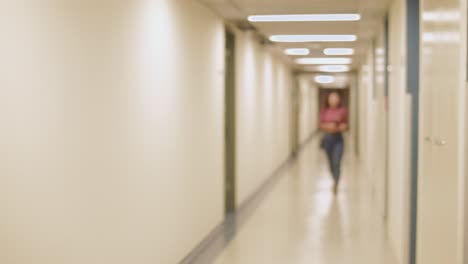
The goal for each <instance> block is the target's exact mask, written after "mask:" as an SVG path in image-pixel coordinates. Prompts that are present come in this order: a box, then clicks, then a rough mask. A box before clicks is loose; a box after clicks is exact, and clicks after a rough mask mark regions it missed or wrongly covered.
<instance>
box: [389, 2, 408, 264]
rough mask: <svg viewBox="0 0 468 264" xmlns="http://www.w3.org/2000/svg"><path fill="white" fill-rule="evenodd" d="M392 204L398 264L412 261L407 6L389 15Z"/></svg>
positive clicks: (391, 228)
mask: <svg viewBox="0 0 468 264" xmlns="http://www.w3.org/2000/svg"><path fill="white" fill-rule="evenodd" d="M389 46H390V47H389V62H388V64H389V68H390V72H389V130H388V132H389V136H390V137H389V157H388V158H389V160H388V162H389V171H388V172H389V182H388V190H389V197H388V198H389V200H388V233H389V236H390V241H391V243H392V245H393V249H394V251H395V255H396V257H397V259H398V261H399V262H398V263H401V264H405V263H407V262H408V260H409V255H408V253H409V249H408V247H409V242H408V240H409V204H410V201H409V189H410V177H411V175H410V167H409V164H410V159H411V141H410V133H409V131H410V124H411V108H410V100H411V98H410V96H409V95H408V93H407V87H406V78H407V77H406V76H407V71H406V63H407V62H406V2H405V1H403V0H395V1H393V3H392V5H391V7H390V13H389Z"/></svg>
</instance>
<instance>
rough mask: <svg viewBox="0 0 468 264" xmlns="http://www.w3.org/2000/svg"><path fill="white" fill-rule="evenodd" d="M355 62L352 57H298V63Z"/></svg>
mask: <svg viewBox="0 0 468 264" xmlns="http://www.w3.org/2000/svg"><path fill="white" fill-rule="evenodd" d="M352 62H353V60H352V59H350V58H300V59H296V63H298V64H311V65H320V64H351V63H352Z"/></svg>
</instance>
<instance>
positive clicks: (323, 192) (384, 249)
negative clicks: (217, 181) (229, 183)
mask: <svg viewBox="0 0 468 264" xmlns="http://www.w3.org/2000/svg"><path fill="white" fill-rule="evenodd" d="M318 139H319V138H318V136H317V137H315V139H314V140H313V141H312V142H311V143H309V144H307V145H306V146H305V148H304V149H303V151H302V153H301V154H300V156H299V157H298V159H297V160H294V161H293V162H291V164H290V165H289V166H287V167H286V168H285V169H284V170H283V171H282V172H281V173H280V174H281V175H280V176H279V177H280V180H279V181H278V182H276V183H275V186H274V187H273V188H272V189H271V190H269V192H268V194H267V195H266V197H265V198H264V200H263V201H261V202H260V204H259V205H258V207H257V208H256V210H255V211H254V212H253V214H252V215H251V216H249V217H248V218H247V220H246V222H245V223H244V224H243V225H242V226H241V227H239V230H238V231H237V234H236V235H235V236H234V239H233V240H232V241H231V242H230V243H228V244H227V247H226V248H225V249H224V250H223V251H222V253H221V255H220V256H219V257H218V258H217V260H216V261H215V262H214V263H216V264H257V263H270V264H285V263H294V264H310V263H320V264H344V263H346V264H375V263H379V264H395V263H396V261H395V259H394V258H393V255H392V250H391V248H390V245H389V243H388V241H387V239H388V235H387V234H386V232H385V229H384V223H383V217H382V215H381V214H380V213H379V209H378V208H377V205H376V204H375V199H373V198H372V197H373V195H372V187H371V184H370V183H369V179H366V178H365V177H364V176H363V175H362V173H360V171H359V165H358V164H359V162H358V161H356V159H355V157H354V155H353V151H352V146H350V145H348V146H347V147H348V150H347V155H346V157H345V160H344V174H343V177H344V178H343V182H342V184H343V185H342V186H341V191H340V194H339V195H338V196H337V197H335V196H334V195H333V193H332V190H331V186H332V180H331V176H330V175H329V172H328V168H327V167H326V161H325V156H324V155H323V153H322V152H320V151H319V147H318ZM199 264H202V263H199Z"/></svg>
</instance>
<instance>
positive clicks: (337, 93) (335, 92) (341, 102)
mask: <svg viewBox="0 0 468 264" xmlns="http://www.w3.org/2000/svg"><path fill="white" fill-rule="evenodd" d="M332 94H336V95H338V97H340V103H339V104H338V107H342V106H343V98H342V96H341V94H340V93H339V92H337V91H331V92H328V93H327V94H326V95H325V96H324V98H323V104H322V105H323V109H328V108H330V103H329V102H328V100H329V98H330V96H331V95H332Z"/></svg>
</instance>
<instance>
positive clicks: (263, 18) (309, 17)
mask: <svg viewBox="0 0 468 264" xmlns="http://www.w3.org/2000/svg"><path fill="white" fill-rule="evenodd" d="M360 19H361V15H359V14H304V15H258V16H249V18H248V20H249V21H250V22H315V21H358V20H360Z"/></svg>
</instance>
